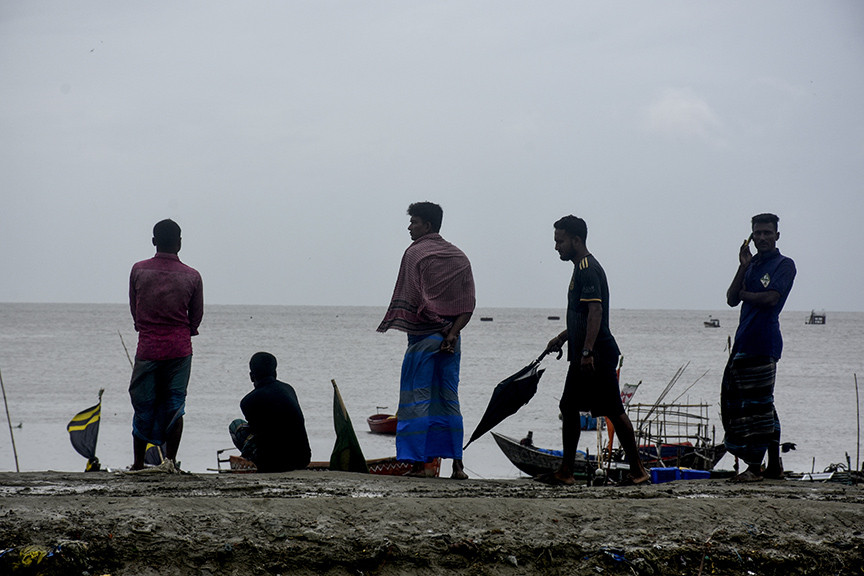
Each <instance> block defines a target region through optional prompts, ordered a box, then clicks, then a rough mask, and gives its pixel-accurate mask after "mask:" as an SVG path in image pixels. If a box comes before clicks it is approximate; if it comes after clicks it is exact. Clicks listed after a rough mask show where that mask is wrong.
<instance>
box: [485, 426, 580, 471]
mask: <svg viewBox="0 0 864 576" xmlns="http://www.w3.org/2000/svg"><path fill="white" fill-rule="evenodd" d="M492 437H493V438H495V442H496V443H497V444H498V447H499V448H500V449H501V451H502V452H503V453H504V455H505V456H507V459H508V460H510V462H512V463H513V465H514V466H516V468H518V469H519V470H521V471H522V472H524V473H525V474H528V475H529V476H539V475H540V474H545V473H547V472H554V471H555V470H557V469H558V468H559V467H560V466H561V461H562V459H563V458H562V456H561V451H560V450H547V449H544V448H537V447H536V446H527V445H523V444H521V443H520V442H519V440H515V439H513V438H510V437H509V436H504V435H503V434H498V433H497V432H492ZM595 468H596V465H595V464H593V463H592V462H591V461H589V459H588V458H587V456H586V455H585V454H583V453H577V454H576V460H575V462H574V463H573V475H574V476H576V477H581V478H587V477H588V476H589V475H593V472H594V469H595Z"/></svg>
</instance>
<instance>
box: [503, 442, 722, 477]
mask: <svg viewBox="0 0 864 576" xmlns="http://www.w3.org/2000/svg"><path fill="white" fill-rule="evenodd" d="M492 437H493V438H495V442H496V443H497V444H498V447H499V448H500V449H501V451H502V452H503V453H504V455H505V456H507V459H508V460H510V462H512V463H513V465H514V466H516V468H518V469H519V470H521V471H522V472H524V473H525V474H528V475H529V476H538V475H540V474H546V473H549V472H554V471H556V470H558V468H559V467H560V466H561V460H562V456H561V451H560V450H548V449H544V448H537V447H535V446H524V445H522V444H520V443H519V441H518V440H514V439H513V438H510V437H509V436H504V435H503V434H498V433H497V432H492ZM639 453H640V455H641V456H642V461H643V463H644V464H645V467H646V468H669V467H674V468H692V469H694V470H710V469H711V468H713V467H714V464H716V462H717V461H719V460H720V458H719V457H718V458H716V460H715V459H713V458H710V459H709V458H707V457H706V456H705V455H703V454H700V453H699V452H698V451H697V450H696V448H695V447H694V446H693V445H692V444H690V443H689V442H681V443H676V444H664V445H662V446H661V447H660V457H659V458H658V457H657V447H656V446H652V445H648V444H646V445H642V446H640V447H639ZM725 453H726V452H725V449H722V454H720V457H722V455H723V454H725ZM707 462H710V466H708V467H706V463H707ZM612 465H613V466H614V468H615V469H616V470H619V469H620V470H626V469H629V467H628V466H627V465H626V464H625V463H623V462H620V461H615V460H613V462H612ZM596 468H597V461H596V459H595V458H594V457H593V456H586V455H585V454H582V453H577V455H576V461H575V462H574V465H573V469H574V472H573V475H574V476H576V477H577V478H587V477H589V475H593V472H594V470H595V469H596Z"/></svg>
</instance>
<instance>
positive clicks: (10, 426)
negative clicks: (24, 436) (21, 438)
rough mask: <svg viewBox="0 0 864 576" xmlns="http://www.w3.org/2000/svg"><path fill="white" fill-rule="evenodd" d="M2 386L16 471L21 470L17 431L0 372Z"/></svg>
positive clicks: (0, 386)
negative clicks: (13, 427)
mask: <svg viewBox="0 0 864 576" xmlns="http://www.w3.org/2000/svg"><path fill="white" fill-rule="evenodd" d="M0 388H2V389H3V404H4V405H5V406H6V422H8V423H9V436H10V437H11V438H12V453H13V454H15V471H16V472H21V468H19V467H18V449H17V448H15V433H14V432H12V418H10V417H9V403H8V402H7V401H6V385H5V384H3V374H2V373H0Z"/></svg>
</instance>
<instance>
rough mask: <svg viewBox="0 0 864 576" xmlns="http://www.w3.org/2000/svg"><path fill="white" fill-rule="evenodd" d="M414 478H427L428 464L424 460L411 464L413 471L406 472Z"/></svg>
mask: <svg viewBox="0 0 864 576" xmlns="http://www.w3.org/2000/svg"><path fill="white" fill-rule="evenodd" d="M406 476H411V477H412V478H426V465H425V464H424V463H423V462H414V463H413V464H411V471H410V472H408V473H407V474H406Z"/></svg>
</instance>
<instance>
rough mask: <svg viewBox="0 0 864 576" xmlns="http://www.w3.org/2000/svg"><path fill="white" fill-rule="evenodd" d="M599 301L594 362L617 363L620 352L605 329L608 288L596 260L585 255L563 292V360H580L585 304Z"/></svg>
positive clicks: (607, 320) (586, 310) (602, 271)
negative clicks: (564, 309) (566, 289)
mask: <svg viewBox="0 0 864 576" xmlns="http://www.w3.org/2000/svg"><path fill="white" fill-rule="evenodd" d="M591 302H599V303H600V304H601V306H602V307H603V317H602V319H601V321H600V331H599V332H598V334H597V339H596V340H595V341H594V359H595V362H598V361H599V362H606V363H617V362H618V356H619V354H620V351H619V350H618V344H617V343H616V342H615V337H614V336H612V332H610V330H609V285H608V284H607V282H606V272H605V271H604V270H603V267H602V266H600V263H599V262H597V259H596V258H594V256H592V255H591V254H588V255H587V256H585V258H583V259H582V260H580V261H579V262H577V263H576V265H575V266H574V268H573V277H572V278H571V280H570V288H569V290H568V291H567V342H568V345H567V359H568V360H569V361H571V362H573V361H578V360H579V359H580V358H581V357H582V349H583V348H584V347H585V332H586V329H587V327H588V304H589V303H591Z"/></svg>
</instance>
